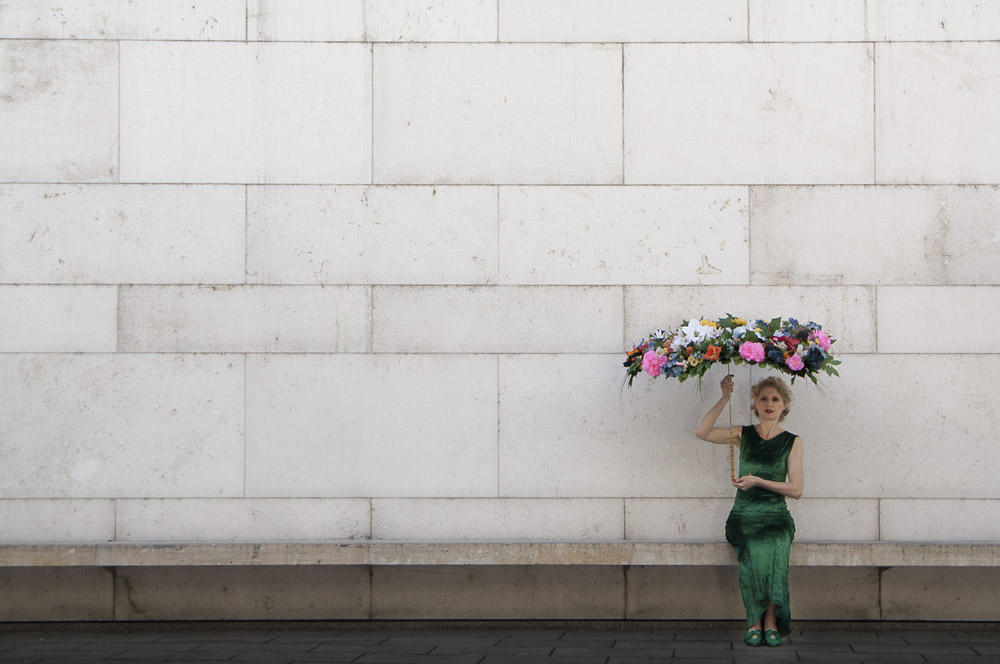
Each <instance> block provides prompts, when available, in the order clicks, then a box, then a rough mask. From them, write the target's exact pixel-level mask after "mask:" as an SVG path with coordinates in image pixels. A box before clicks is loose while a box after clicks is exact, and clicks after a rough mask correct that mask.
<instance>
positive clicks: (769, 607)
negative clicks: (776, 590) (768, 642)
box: [747, 600, 778, 631]
mask: <svg viewBox="0 0 1000 664" xmlns="http://www.w3.org/2000/svg"><path fill="white" fill-rule="evenodd" d="M761 622H763V623H764V629H765V630H767V629H773V630H777V629H778V622H777V620H775V618H774V604H773V603H772V602H771V600H767V604H766V605H765V608H764V615H763V617H762V619H761V620H758V621H757V622H755V623H754V624H753V625H751V626H750V627H749V629H748V630H747V631H750V630H751V629H760V628H761Z"/></svg>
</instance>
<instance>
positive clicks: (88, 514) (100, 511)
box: [0, 499, 115, 544]
mask: <svg viewBox="0 0 1000 664" xmlns="http://www.w3.org/2000/svg"><path fill="white" fill-rule="evenodd" d="M0 524H3V525H2V528H3V541H4V543H6V544H14V543H19V542H24V543H35V542H103V541H107V540H113V539H114V538H115V504H114V501H111V500H17V499H5V500H0Z"/></svg>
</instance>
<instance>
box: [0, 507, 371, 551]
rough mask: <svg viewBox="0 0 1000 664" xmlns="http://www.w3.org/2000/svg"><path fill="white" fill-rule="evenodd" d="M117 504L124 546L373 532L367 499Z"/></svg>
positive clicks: (322, 537)
mask: <svg viewBox="0 0 1000 664" xmlns="http://www.w3.org/2000/svg"><path fill="white" fill-rule="evenodd" d="M0 504H2V503H0ZM116 505H117V508H116V513H115V514H116V521H115V523H116V533H117V537H116V539H118V540H123V541H138V542H152V541H188V542H190V541H195V542H197V541H258V542H259V541H281V540H340V539H345V540H346V539H361V538H367V537H368V536H369V534H370V533H371V508H370V505H369V501H367V500H363V499H332V500H316V499H313V500H306V499H288V500H286V499H253V498H211V499H189V498H188V499H184V498H182V499H162V500H159V499H145V500H119V501H117V502H116Z"/></svg>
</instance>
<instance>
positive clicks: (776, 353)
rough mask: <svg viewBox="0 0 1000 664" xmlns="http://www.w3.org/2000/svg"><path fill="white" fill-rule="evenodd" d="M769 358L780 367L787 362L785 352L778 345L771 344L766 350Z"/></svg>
mask: <svg viewBox="0 0 1000 664" xmlns="http://www.w3.org/2000/svg"><path fill="white" fill-rule="evenodd" d="M766 355H767V359H768V361H770V362H773V363H774V364H777V365H778V366H779V367H780V366H783V364H784V362H785V354H784V353H782V352H781V349H780V348H778V347H777V346H770V347H768V349H767V351H766Z"/></svg>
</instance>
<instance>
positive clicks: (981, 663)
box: [924, 655, 1000, 664]
mask: <svg viewBox="0 0 1000 664" xmlns="http://www.w3.org/2000/svg"><path fill="white" fill-rule="evenodd" d="M924 659H925V660H927V662H928V663H929V664H952V662H954V663H955V664H986V662H1000V656H997V657H993V656H990V655H985V656H984V655H924Z"/></svg>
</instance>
